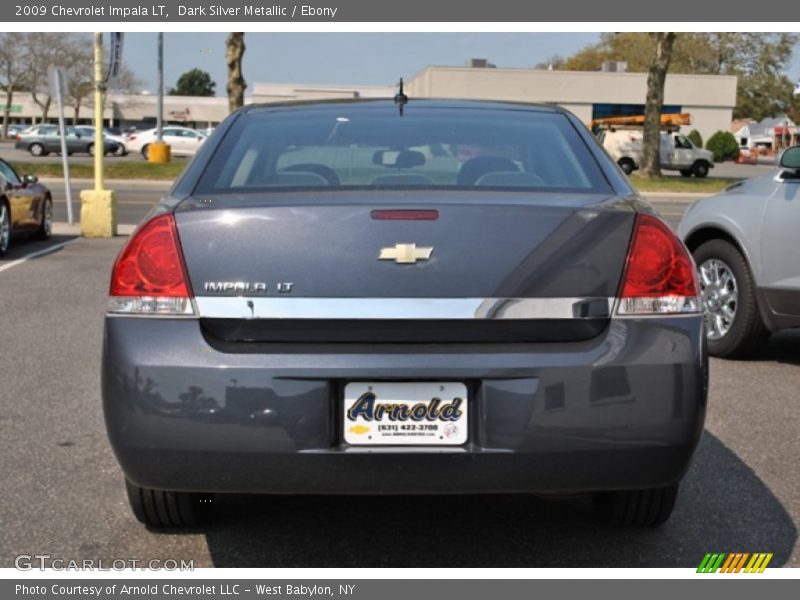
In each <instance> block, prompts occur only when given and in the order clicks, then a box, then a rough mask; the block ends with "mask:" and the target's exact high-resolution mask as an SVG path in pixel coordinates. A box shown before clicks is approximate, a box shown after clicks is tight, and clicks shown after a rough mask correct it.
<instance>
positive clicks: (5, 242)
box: [0, 198, 11, 256]
mask: <svg viewBox="0 0 800 600" xmlns="http://www.w3.org/2000/svg"><path fill="white" fill-rule="evenodd" d="M10 246H11V213H10V212H9V208H8V202H6V199H5V198H0V256H5V254H6V252H8V248H9V247H10Z"/></svg>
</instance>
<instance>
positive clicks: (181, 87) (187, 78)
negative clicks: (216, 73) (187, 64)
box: [168, 69, 217, 96]
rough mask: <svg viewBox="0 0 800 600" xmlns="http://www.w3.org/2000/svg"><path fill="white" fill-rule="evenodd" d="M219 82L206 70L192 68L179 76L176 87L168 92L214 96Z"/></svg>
mask: <svg viewBox="0 0 800 600" xmlns="http://www.w3.org/2000/svg"><path fill="white" fill-rule="evenodd" d="M216 87H217V84H216V83H215V82H214V81H213V80H212V79H211V75H209V74H208V73H207V72H206V71H203V70H201V69H191V70H190V71H186V72H185V73H184V74H183V75H181V76H180V77H178V82H177V83H176V84H175V87H174V88H171V89H170V90H169V92H168V94H169V95H170V96H213V95H214V88H216Z"/></svg>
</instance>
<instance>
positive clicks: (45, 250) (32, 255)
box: [0, 237, 81, 272]
mask: <svg viewBox="0 0 800 600" xmlns="http://www.w3.org/2000/svg"><path fill="white" fill-rule="evenodd" d="M79 239H81V238H79V237H77V238H75V239H74V240H67V241H66V242H61V243H60V244H55V245H54V246H48V247H47V248H43V249H41V250H37V251H36V252H31V253H30V254H26V255H25V256H23V257H22V258H18V259H17V260H12V261H11V262H10V263H8V264H5V265H2V266H0V272H2V271H7V270H8V269H10V268H11V267H16V266H17V265H21V264H22V263H24V262H26V261H29V260H30V259H32V258H36V257H37V256H44V255H45V254H50V253H51V252H56V251H57V250H61V248H63V247H64V246H68V245H70V244H71V243H73V242H77V241H78V240H79Z"/></svg>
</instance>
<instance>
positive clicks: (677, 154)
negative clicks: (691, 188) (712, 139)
mask: <svg viewBox="0 0 800 600" xmlns="http://www.w3.org/2000/svg"><path fill="white" fill-rule="evenodd" d="M598 139H599V140H600V143H601V144H602V145H603V148H605V149H606V151H607V152H608V153H609V154H610V155H611V158H613V159H614V161H615V162H616V163H617V164H618V165H619V166H620V168H621V169H622V170H623V171H624V172H625V174H626V175H630V174H631V173H633V172H634V171H636V170H637V169H638V168H639V165H641V164H642V130H641V129H614V130H604V131H601V132H600V133H599V134H598ZM660 153H661V168H662V169H666V170H671V171H680V173H681V175H683V176H684V177H691V176H692V175H694V176H695V177H705V176H707V175H708V172H709V170H710V169H713V168H714V154H713V153H712V152H711V151H709V150H704V149H702V148H696V147H695V145H694V144H693V143H692V141H691V140H690V139H689V138H687V137H686V136H685V135H681V134H680V133H667V132H662V133H661V146H660Z"/></svg>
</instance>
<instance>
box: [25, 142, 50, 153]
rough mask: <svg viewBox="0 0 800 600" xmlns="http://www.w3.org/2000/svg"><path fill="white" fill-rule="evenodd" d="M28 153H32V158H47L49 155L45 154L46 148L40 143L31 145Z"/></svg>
mask: <svg viewBox="0 0 800 600" xmlns="http://www.w3.org/2000/svg"><path fill="white" fill-rule="evenodd" d="M28 152H30V153H31V156H47V154H48V153H47V152H45V150H44V146H43V145H42V144H39V143H38V142H36V143H33V144H31V145H30V146H29V147H28Z"/></svg>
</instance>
